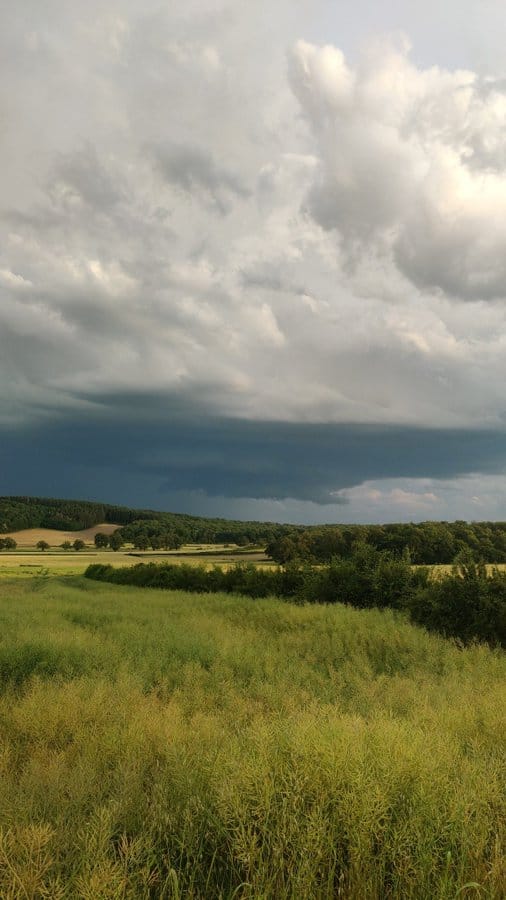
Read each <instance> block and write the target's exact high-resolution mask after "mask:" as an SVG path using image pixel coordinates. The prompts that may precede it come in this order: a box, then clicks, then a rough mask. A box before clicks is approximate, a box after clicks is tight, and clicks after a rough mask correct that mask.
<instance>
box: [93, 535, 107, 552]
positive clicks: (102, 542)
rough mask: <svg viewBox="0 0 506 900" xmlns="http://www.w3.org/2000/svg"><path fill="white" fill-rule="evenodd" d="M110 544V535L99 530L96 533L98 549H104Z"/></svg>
mask: <svg viewBox="0 0 506 900" xmlns="http://www.w3.org/2000/svg"><path fill="white" fill-rule="evenodd" d="M108 546H109V535H108V534H103V533H102V532H101V531H98V532H97V534H96V535H95V547H96V548H97V550H100V549H103V548H104V547H108Z"/></svg>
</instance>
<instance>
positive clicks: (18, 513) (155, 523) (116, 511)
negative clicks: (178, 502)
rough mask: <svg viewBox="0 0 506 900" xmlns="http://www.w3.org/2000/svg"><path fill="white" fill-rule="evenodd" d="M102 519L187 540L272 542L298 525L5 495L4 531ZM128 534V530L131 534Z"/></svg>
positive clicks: (78, 526)
mask: <svg viewBox="0 0 506 900" xmlns="http://www.w3.org/2000/svg"><path fill="white" fill-rule="evenodd" d="M100 523H111V524H114V525H121V526H123V527H125V528H128V526H133V530H134V531H138V530H139V526H140V523H142V527H143V529H144V530H147V532H148V533H150V531H151V532H152V531H161V530H163V531H168V530H169V531H174V532H176V533H177V534H178V535H179V536H180V537H181V538H182V539H183V540H184V542H188V541H197V542H201V543H213V542H218V543H219V542H227V541H229V542H231V543H239V544H248V543H254V542H258V541H260V542H263V543H265V542H267V541H269V540H275V539H276V538H278V537H282V536H283V535H284V534H286V533H289V532H292V531H293V530H294V527H296V526H289V525H277V524H275V523H272V522H241V521H236V520H228V519H212V518H205V517H202V516H190V515H186V514H185V513H172V512H159V511H157V510H151V509H132V508H130V507H127V506H114V505H111V504H108V503H95V502H92V501H90V500H59V499H55V498H53V497H0V534H9V533H11V532H17V531H23V530H25V529H28V528H38V529H45V528H49V529H54V530H58V531H72V532H74V531H76V532H77V531H83V530H85V529H88V528H93V527H94V526H96V525H99V524H100ZM126 536H128V534H127V535H126Z"/></svg>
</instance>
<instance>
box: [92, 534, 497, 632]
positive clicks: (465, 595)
mask: <svg viewBox="0 0 506 900" xmlns="http://www.w3.org/2000/svg"><path fill="white" fill-rule="evenodd" d="M85 575H86V577H87V578H92V579H95V580H97V581H110V582H112V583H114V584H130V585H136V586H138V587H152V588H165V589H171V590H183V591H190V592H196V593H213V592H215V591H222V592H225V593H235V594H244V595H245V596H248V597H253V598H258V597H268V596H278V597H284V598H287V599H290V600H292V601H294V602H295V603H344V604H347V605H349V606H354V607H357V608H359V609H370V608H372V607H375V608H377V609H383V608H390V609H399V610H404V611H405V612H406V613H408V614H409V615H410V616H411V618H412V619H413V621H414V622H416V623H417V624H419V625H424V626H425V627H426V628H428V629H430V630H433V631H439V632H441V633H442V634H444V635H445V636H447V637H452V638H458V639H459V640H461V641H462V642H464V643H468V642H470V641H473V640H477V641H487V642H488V643H490V644H498V645H500V646H503V647H506V574H504V573H501V572H499V571H498V570H494V572H493V573H492V575H488V574H487V571H486V567H485V566H484V565H483V564H477V563H474V561H473V560H472V556H471V555H470V554H469V553H468V554H467V557H465V558H464V557H463V556H462V555H461V556H460V557H459V560H458V563H457V565H456V567H455V569H454V571H453V572H452V574H451V575H447V576H444V577H443V578H441V579H434V578H430V577H429V571H428V570H427V569H423V568H417V569H414V568H413V567H412V566H411V563H410V559H409V555H408V554H404V555H403V556H402V557H399V556H397V555H396V554H394V553H390V552H388V551H385V550H384V551H381V552H380V551H378V550H376V549H375V548H374V547H370V546H369V545H368V544H357V545H356V546H355V548H354V552H353V556H350V557H346V558H336V559H334V560H333V561H332V562H331V563H330V564H329V565H328V566H321V567H312V566H309V565H305V566H301V565H296V564H294V563H291V564H289V565H288V566H287V567H286V568H285V569H282V568H278V569H261V568H258V567H256V566H254V565H252V564H249V565H247V564H246V565H245V564H243V563H240V564H238V565H236V566H234V567H231V568H229V569H222V568H220V567H219V566H214V567H213V568H212V569H210V570H208V569H206V568H205V566H192V565H170V564H167V563H164V564H161V565H160V564H156V563H148V564H147V565H146V564H144V563H139V564H138V565H136V566H131V567H123V568H117V569H116V568H113V567H112V566H103V565H91V566H89V567H88V568H87V570H86V572H85Z"/></svg>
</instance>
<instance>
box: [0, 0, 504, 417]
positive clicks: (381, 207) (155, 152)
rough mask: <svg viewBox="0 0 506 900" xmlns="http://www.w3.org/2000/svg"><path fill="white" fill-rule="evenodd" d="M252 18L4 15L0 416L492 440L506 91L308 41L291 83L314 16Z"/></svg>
mask: <svg viewBox="0 0 506 900" xmlns="http://www.w3.org/2000/svg"><path fill="white" fill-rule="evenodd" d="M323 6H326V4H323ZM176 7H177V4H176ZM266 9H267V7H266V4H258V5H257V4H246V3H230V2H212V0H209V2H206V3H202V2H198V3H197V2H195V3H190V4H185V6H184V8H183V7H179V8H173V7H171V6H166V7H163V8H162V7H159V6H158V5H156V6H155V4H150V3H148V4H145V3H141V2H140V0H128V2H122V3H120V2H116V0H114V2H113V0H108V2H106V3H105V4H103V3H100V4H99V3H98V0H97V2H93V3H91V5H90V6H89V8H87V12H86V14H84V13H82V14H81V15H77V14H76V11H75V9H73V8H72V5H71V4H70V5H69V4H65V3H63V2H61V0H54V2H52V3H51V4H50V8H49V9H44V10H42V9H41V6H40V4H29V5H28V6H27V8H26V10H25V12H23V10H22V9H21V7H19V5H18V6H17V7H12V9H9V11H8V14H7V13H6V15H5V29H4V30H3V31H2V35H1V37H0V41H1V42H2V48H1V49H3V50H4V51H5V59H6V71H7V74H8V79H6V80H5V81H4V82H3V84H2V86H1V87H0V110H1V111H2V112H1V115H2V122H3V125H4V126H5V128H4V134H5V140H4V141H3V143H2V148H1V149H0V164H1V165H0V178H1V180H2V185H1V188H2V190H1V196H2V204H3V206H2V209H1V211H0V216H1V218H0V229H1V230H2V232H3V234H2V240H1V241H0V292H1V294H0V372H1V375H2V378H3V380H4V383H5V382H7V383H8V384H9V396H8V398H7V397H6V395H5V392H4V393H3V395H2V397H1V398H0V420H1V418H2V415H3V416H4V418H5V419H8V420H9V421H11V420H12V414H13V413H12V410H13V408H16V409H17V413H16V415H17V416H18V418H21V419H22V418H31V417H33V416H34V415H35V414H36V411H37V409H38V408H40V409H47V408H52V409H58V408H60V407H62V406H65V407H66V406H67V405H69V404H71V403H72V402H76V403H77V402H78V401H77V400H75V394H76V392H77V391H81V392H82V393H83V394H86V395H87V396H95V397H96V398H97V401H98V400H100V397H101V396H102V395H107V396H110V395H111V394H113V393H114V392H120V391H123V390H133V389H135V388H137V389H138V390H142V391H143V392H149V391H152V392H153V393H154V394H156V395H157V396H163V392H164V391H177V390H179V389H180V390H183V389H184V391H186V392H190V393H191V392H193V393H194V395H195V396H197V397H198V396H199V394H200V393H201V392H202V391H204V390H205V391H206V398H208V400H207V402H208V404H209V406H210V407H211V408H213V409H214V410H215V411H216V412H219V413H222V414H230V415H234V416H244V417H249V418H252V419H270V420H276V419H286V420H292V421H298V420H301V421H306V422H307V421H313V422H314V421H316V422H318V421H320V422H321V421H330V422H366V423H367V422H382V423H393V422H399V423H411V424H426V425H437V426H453V425H462V424H465V425H470V424H471V425H478V424H481V425H483V424H487V425H490V426H493V427H499V426H501V425H503V424H504V398H503V384H504V380H505V375H506V373H505V359H506V355H505V342H506V338H505V334H506V328H505V325H506V321H505V318H506V311H505V307H504V305H503V304H502V303H497V302H496V303H488V302H486V301H487V300H488V299H491V298H496V297H502V293H501V292H503V289H504V285H505V281H506V262H505V260H506V253H505V252H504V250H505V249H506V248H505V243H506V225H505V223H506V217H505V216H504V211H505V202H506V173H505V166H506V159H505V153H504V141H503V133H504V132H503V126H504V111H505V94H504V84H503V83H502V82H501V81H499V80H495V81H494V80H491V77H487V78H480V77H478V76H477V75H476V74H475V73H473V72H472V71H470V70H469V71H468V70H464V69H462V70H458V71H453V72H450V71H445V70H444V69H442V68H429V69H422V68H420V67H417V66H416V65H415V64H414V63H412V62H410V58H409V56H408V54H407V50H406V48H405V47H403V46H401V47H400V48H398V49H392V48H391V46H389V45H387V44H384V43H380V44H378V45H376V47H375V48H373V49H369V50H368V51H367V52H366V53H365V54H364V55H363V56H362V57H361V58H360V60H358V61H355V62H354V63H353V64H351V63H350V62H349V61H348V60H347V58H346V56H345V54H344V52H343V51H341V50H340V49H338V48H337V47H332V46H328V47H317V46H314V45H313V44H311V43H309V42H308V40H307V39H306V40H302V41H299V42H298V43H296V44H295V49H294V50H293V52H292V54H291V57H290V59H291V63H290V67H289V69H290V71H289V74H288V73H287V71H286V50H287V49H288V47H289V46H290V45H293V44H294V38H295V37H296V36H299V37H300V36H301V35H302V37H304V35H305V34H307V33H308V31H307V29H308V28H309V25H308V24H307V23H308V22H309V19H306V18H305V17H304V16H305V10H306V11H308V10H309V12H310V13H311V10H313V11H314V5H311V4H309V3H304V2H302V0H300V2H297V3H293V2H290V3H288V2H283V3H280V4H279V5H277V6H276V9H275V10H273V8H272V7H271V8H270V13H269V16H270V17H269V16H267V15H266ZM28 12H29V15H28ZM7 81H8V87H7ZM301 112H302V113H303V115H301ZM30 392H32V393H30ZM73 398H74V399H73ZM2 404H4V405H5V406H4V407H2ZM2 409H4V413H2Z"/></svg>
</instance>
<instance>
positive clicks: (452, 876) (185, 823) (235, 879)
mask: <svg viewBox="0 0 506 900" xmlns="http://www.w3.org/2000/svg"><path fill="white" fill-rule="evenodd" d="M0 619H1V626H2V627H1V630H0V679H1V686H2V691H1V695H0V722H1V728H0V770H1V775H2V777H1V781H0V896H2V898H3V897H5V898H18V897H24V898H27V897H30V898H39V897H40V898H43V897H48V898H74V897H78V898H89V900H96V898H104V900H105V898H183V897H185V898H186V897H188V898H215V897H216V898H230V900H232V898H235V900H238V898H241V900H253V898H255V900H257V898H258V900H260V898H265V900H267V898H293V900H299V898H334V897H342V898H349V900H364V898H367V900H368V898H371V900H383V898H399V900H400V898H413V900H426V898H427V900H428V898H430V900H432V898H434V900H450V898H451V900H456V898H457V897H459V898H460V897H479V898H490V900H492V898H494V900H495V898H503V897H504V896H505V895H506V869H505V863H504V837H505V834H504V832H505V806H504V798H505V792H504V789H505V768H504V759H505V752H504V751H505V749H506V748H505V742H506V739H505V729H504V709H505V708H506V677H505V676H506V657H505V655H504V653H503V652H501V651H498V650H491V649H489V648H487V647H485V646H479V645H475V646H470V647H468V648H466V649H460V648H459V647H457V646H455V645H454V644H453V643H451V642H450V641H447V640H445V639H443V638H441V637H438V636H436V635H429V634H427V633H426V632H425V631H423V630H422V629H419V628H417V627H415V626H413V625H411V624H409V623H408V622H407V621H406V620H405V619H404V618H403V616H402V614H400V613H396V612H395V611H392V610H384V611H379V610H375V609H372V610H357V609H352V608H350V607H345V606H341V605H339V604H336V605H333V606H325V605H323V606H319V605H307V606H295V605H292V604H288V603H283V602H282V601H280V600H276V599H272V598H267V599H262V600H255V601H253V600H251V599H249V598H245V597H236V596H233V595H218V594H206V595H198V594H191V595H190V594H185V593H182V592H176V591H172V592H169V591H153V590H149V589H138V588H133V587H125V586H118V585H110V584H99V583H96V582H92V581H89V580H86V579H84V578H81V577H69V576H65V577H61V576H60V577H50V576H48V575H36V576H33V577H31V578H16V579H9V578H4V579H2V581H0Z"/></svg>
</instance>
